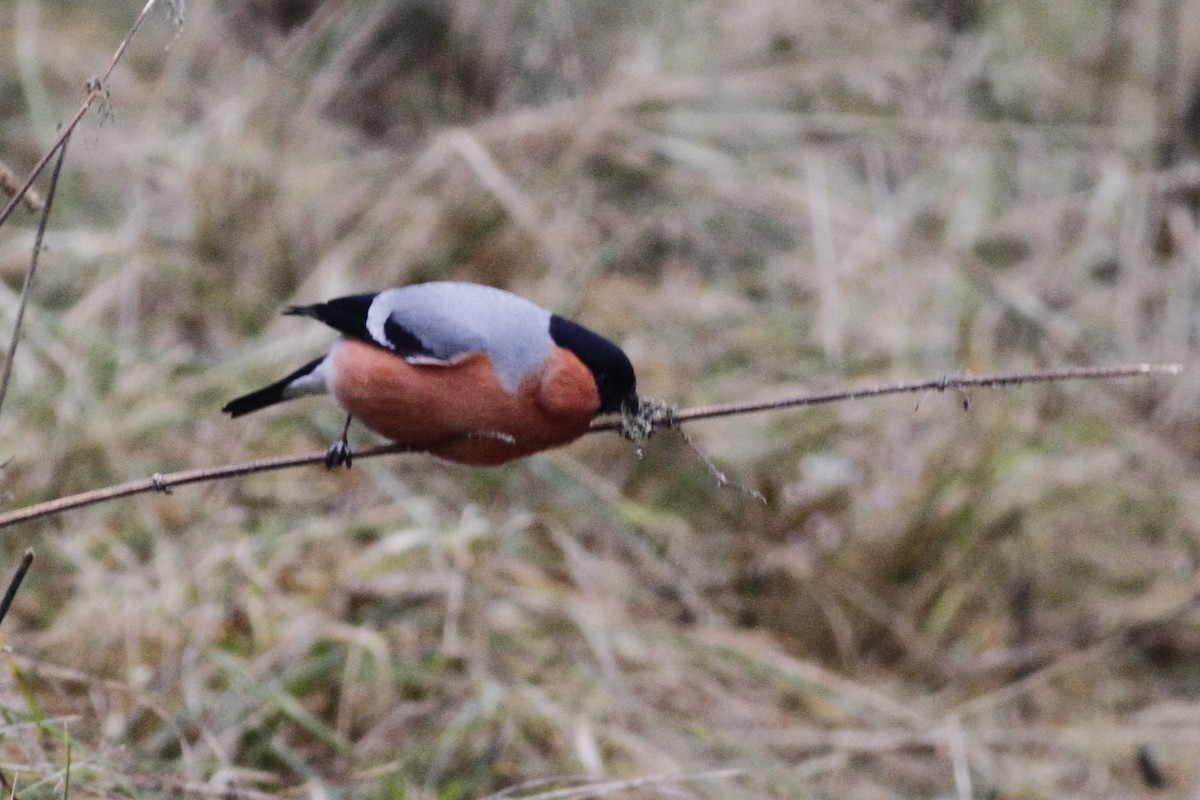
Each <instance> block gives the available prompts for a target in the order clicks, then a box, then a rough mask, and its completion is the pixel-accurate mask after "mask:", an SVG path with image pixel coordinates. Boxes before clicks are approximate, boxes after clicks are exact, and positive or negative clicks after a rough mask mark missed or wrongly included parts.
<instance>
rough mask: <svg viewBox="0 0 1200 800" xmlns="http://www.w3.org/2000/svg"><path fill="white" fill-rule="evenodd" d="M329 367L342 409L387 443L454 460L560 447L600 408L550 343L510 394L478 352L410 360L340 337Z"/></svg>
mask: <svg viewBox="0 0 1200 800" xmlns="http://www.w3.org/2000/svg"><path fill="white" fill-rule="evenodd" d="M331 366H332V368H333V371H332V382H331V383H332V388H333V394H334V397H336V398H337V400H338V402H339V403H341V405H342V407H343V408H345V409H346V411H347V412H348V413H349V414H351V415H353V416H354V417H355V418H356V419H358V420H359V421H360V422H362V423H363V424H364V425H366V426H367V427H368V428H370V429H371V430H373V431H376V432H377V433H380V434H382V435H383V436H386V437H387V438H388V439H391V440H392V441H395V442H400V443H402V444H407V445H412V446H414V447H419V448H425V449H428V450H429V451H430V452H431V453H433V454H434V455H437V456H439V457H441V458H445V459H447V460H450V461H457V462H459V463H462V464H479V465H490V464H502V463H504V462H505V461H511V460H512V459H514V458H520V457H522V456H527V455H529V454H530V453H536V452H537V451H539V450H545V449H547V448H550V447H558V446H559V445H563V444H566V443H567V442H570V441H572V440H574V439H577V438H579V437H580V436H581V435H583V434H584V433H585V432H586V431H587V429H588V426H589V425H590V424H591V421H592V417H594V416H595V414H596V410H597V409H598V408H599V407H600V395H599V392H598V391H597V389H596V382H595V379H594V378H593V377H592V373H591V371H590V370H589V369H588V368H587V367H586V366H584V365H583V363H582V362H581V361H580V360H579V359H578V358H576V357H575V355H574V354H573V353H571V352H570V351H567V350H563V349H561V348H558V347H556V348H554V350H553V351H552V355H551V357H550V359H549V361H548V363H547V365H546V369H545V370H544V371H543V372H542V373H541V374H540V375H534V376H531V377H530V378H529V379H528V380H526V381H525V382H524V383H522V384H521V386H519V387H518V388H517V391H516V392H515V393H509V392H508V391H506V390H505V389H504V387H503V386H501V385H500V382H499V381H497V380H496V375H495V371H494V370H493V369H492V362H491V359H490V358H488V356H487V355H486V354H485V353H474V354H471V355H469V356H467V357H466V358H464V359H462V360H461V361H459V362H457V363H455V364H449V365H440V364H410V363H408V362H407V361H405V360H404V359H403V358H400V357H399V356H396V355H394V354H392V353H389V352H387V351H386V350H381V349H380V348H378V347H372V346H371V345H368V344H364V343H362V342H359V341H355V340H353V339H347V340H343V341H342V342H340V343H338V344H337V345H336V346H335V349H334V351H333V358H332V359H331ZM488 434H503V435H505V436H509V437H511V438H512V441H511V442H508V441H503V440H501V439H497V438H494V437H492V438H489V437H488ZM472 436H474V437H476V438H470V437H472ZM449 440H453V441H449Z"/></svg>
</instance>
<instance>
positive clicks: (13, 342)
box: [0, 133, 71, 407]
mask: <svg viewBox="0 0 1200 800" xmlns="http://www.w3.org/2000/svg"><path fill="white" fill-rule="evenodd" d="M70 141H71V134H70V133H68V134H67V135H66V136H64V137H63V139H62V142H61V143H60V144H59V146H58V160H57V161H55V162H54V171H53V172H51V173H50V188H49V189H47V190H46V200H45V203H44V204H43V205H42V216H41V219H39V220H38V226H37V233H36V234H35V235H34V237H33V255H31V256H30V257H29V268H28V269H26V270H25V282H24V284H23V285H22V286H21V299H20V300H19V301H18V302H17V317H16V319H15V320H13V329H12V338H11V339H10V340H9V342H8V352H6V353H5V354H4V367H3V370H2V371H0V407H3V406H4V398H6V397H8V381H9V379H10V378H12V368H13V360H14V359H15V358H16V357H17V343H18V342H19V341H20V340H21V324H22V323H23V322H24V321H25V307H26V306H27V305H29V290H30V289H31V288H32V287H33V277H34V275H35V274H36V273H37V266H38V258H39V257H40V256H41V254H42V240H43V239H44V238H45V236H46V224H47V223H48V222H49V221H50V208H51V206H53V205H54V190H55V189H56V188H57V187H58V176H59V175H60V174H61V173H62V165H63V159H65V158H66V156H67V143H68V142H70Z"/></svg>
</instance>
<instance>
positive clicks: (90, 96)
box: [0, 0, 158, 225]
mask: <svg viewBox="0 0 1200 800" xmlns="http://www.w3.org/2000/svg"><path fill="white" fill-rule="evenodd" d="M157 2H158V0H146V5H145V6H144V7H143V8H142V13H140V14H138V17H137V19H136V20H134V22H133V25H132V26H131V27H130V28H129V32H128V33H126V34H125V38H124V39H122V40H121V44H119V45H118V46H117V49H116V51H115V52H114V53H113V56H112V59H111V60H110V61H109V62H108V68H107V69H105V70H104V72H102V73H101V74H100V75H99V77H96V78H92V79H91V80H90V81H88V82H87V95H86V96H84V98H83V103H82V104H81V105H80V106H79V110H78V111H76V112H75V116H73V117H71V120H70V121H69V122H68V123H67V124H66V125H64V126H63V128H62V130H61V131H60V132H59V134H58V138H57V139H55V140H54V144H52V145H50V149H49V150H47V151H46V153H45V154H44V155H43V156H42V157H41V158H39V159H38V162H37V163H36V164H34V165H33V169H32V170H31V171H30V172H29V177H27V178H26V179H25V181H24V183H22V184H21V185H20V186H19V187H18V188H17V189H16V191H15V192H14V193H13V195H12V197H11V198H9V201H8V204H7V205H6V206H4V210H3V211H0V225H3V224H4V223H5V221H6V220H8V218H9V217H10V216H12V213H13V211H14V210H16V208H17V206H18V205H19V204H20V203H21V201H22V200H23V199H24V197H25V193H26V192H28V191H29V188H30V187H31V186H33V182H34V181H36V180H37V178H38V176H39V175H41V174H42V170H44V169H45V168H46V165H47V164H49V163H50V159H51V158H53V157H54V153H55V151H58V150H60V149H62V148H63V145H64V143H65V142H66V140H67V139H68V138H69V137H70V135H71V133H72V132H73V131H74V130H75V126H76V125H78V124H79V121H80V120H81V119H83V115H84V114H86V113H87V112H88V109H90V108H91V107H92V105H93V104H95V102H96V101H97V100H99V99H101V98H107V97H108V94H109V90H108V79H109V77H110V76H111V75H112V71H113V69H114V68H115V67H116V66H117V62H118V61H120V60H121V56H123V55H124V54H125V50H126V49H127V48H128V47H129V43H130V42H131V41H133V37H134V34H136V33H137V32H138V28H140V27H142V23H143V22H145V20H146V17H147V16H148V15H149V14H150V10H151V9H152V8H154V5H155V4H156V3H157ZM47 205H49V203H47Z"/></svg>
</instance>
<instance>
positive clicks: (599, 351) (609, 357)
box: [550, 314, 638, 414]
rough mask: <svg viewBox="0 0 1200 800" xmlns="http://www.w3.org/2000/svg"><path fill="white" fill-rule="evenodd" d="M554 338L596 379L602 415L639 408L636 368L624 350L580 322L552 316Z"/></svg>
mask: <svg viewBox="0 0 1200 800" xmlns="http://www.w3.org/2000/svg"><path fill="white" fill-rule="evenodd" d="M550 338H551V339H553V340H554V343H555V344H556V345H558V346H559V347H564V348H566V349H567V350H570V351H571V352H572V353H574V354H575V355H576V357H578V358H579V360H580V361H582V362H583V363H584V365H585V366H586V367H587V368H588V369H590V370H591V371H592V375H593V376H595V378H596V388H597V389H598V390H599V391H600V408H599V410H598V411H597V413H599V414H617V413H620V412H622V411H626V410H627V411H636V410H637V408H638V396H637V377H636V376H635V375H634V374H633V364H630V363H629V358H628V357H627V356H626V355H625V353H624V352H622V350H621V348H619V347H617V346H616V345H615V344H613V343H612V342H610V341H609V340H608V339H605V338H604V337H603V336H601V335H600V334H598V333H593V332H592V331H589V330H588V329H587V328H585V327H583V326H582V325H580V324H579V323H577V322H572V321H571V320H569V319H566V318H564V317H560V316H559V315H557V314H552V315H551V316H550Z"/></svg>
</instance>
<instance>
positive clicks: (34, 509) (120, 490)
mask: <svg viewBox="0 0 1200 800" xmlns="http://www.w3.org/2000/svg"><path fill="white" fill-rule="evenodd" d="M1181 369H1182V368H1181V367H1180V365H1178V364H1136V365H1132V366H1122V367H1097V368H1087V367H1084V368H1077V369H1064V370H1056V371H1052V372H1024V373H1014V374H1008V375H986V376H980V377H942V378H935V379H932V380H926V381H915V382H911V383H896V384H890V385H887V386H877V387H871V388H865V389H846V390H837V391H831V392H825V393H820V394H811V395H801V396H798V397H789V398H784V399H782V400H772V401H768V402H762V403H728V404H725V405H715V406H700V407H697V408H691V409H684V410H682V411H675V410H674V409H671V408H670V407H669V406H666V405H665V404H662V403H655V404H653V407H654V408H655V409H656V410H657V412H658V413H656V414H655V415H654V416H653V417H649V418H646V419H644V420H642V423H643V426H642V427H641V428H640V430H641V438H642V439H644V438H646V437H648V436H649V435H650V434H652V433H653V432H654V431H655V430H657V429H660V428H678V427H679V425H680V424H681V423H683V422H690V421H695V420H701V419H712V418H714V417H728V416H734V415H737V414H750V413H754V412H757V411H769V410H774V409H781V408H792V407H795V406H810V405H818V404H822V403H833V402H840V401H842V400H856V399H859V398H863V397H880V396H883V395H888V394H899V393H902V392H923V391H946V390H947V389H955V390H962V389H968V388H993V387H999V386H1017V385H1020V384H1024V383H1048V382H1053V381H1067V380H1101V379H1109V378H1131V377H1138V376H1143V377H1144V376H1150V375H1177V374H1178V373H1179V372H1180V370H1181ZM601 431H623V432H626V433H627V434H628V431H629V422H628V421H623V420H598V421H597V422H595V423H593V424H592V427H591V429H590V430H589V431H588V432H589V433H598V432H601ZM479 435H481V436H485V437H486V436H500V434H489V433H483V434H479ZM502 438H503V437H502ZM443 444H445V443H439V444H438V445H435V446H434V447H435V448H436V447H438V446H441V445H443ZM426 450H427V448H415V447H410V446H407V445H402V444H388V445H380V446H377V447H370V448H367V449H364V450H356V451H355V452H354V459H355V460H356V461H357V460H360V459H364V458H375V457H377V456H385V455H394V454H396V453H419V452H426ZM327 455H328V454H327V453H326V452H324V451H323V452H320V453H306V454H303V455H294V456H280V457H277V458H263V459H257V460H254V461H245V462H242V463H239V464H225V465H222V466H218V467H203V468H200V469H191V470H184V471H182V472H171V473H165V474H163V473H158V474H155V475H152V476H151V477H149V478H142V479H140V480H135V481H129V482H127V483H121V484H117V485H116V486H108V487H105V488H103V489H93V490H91V491H87V492H81V493H79V494H73V495H70V496H68V497H60V498H58V499H56V500H49V501H47V502H45V503H37V504H35V505H31V506H26V507H24V508H18V509H15V510H13V511H10V512H8V513H5V514H0V528H5V527H8V526H10V525H15V524H17V523H18V522H28V521H30V520H35V519H40V518H42V517H48V516H52V515H54V514H61V513H62V512H64V511H70V510H71V509H75V508H82V507H84V506H90V505H95V504H96V503H103V502H105V501H107V500H116V499H118V498H121V497H129V496H131V495H135V494H145V493H147V492H165V493H170V491H171V489H173V488H174V487H176V486H184V485H186V484H189V483H204V482H207V481H216V480H222V479H225V478H236V477H239V476H242V475H251V474H254V473H257V472H269V471H272V470H278V469H287V468H288V467H302V466H306V465H309V464H324V463H325V460H326V457H327Z"/></svg>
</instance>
